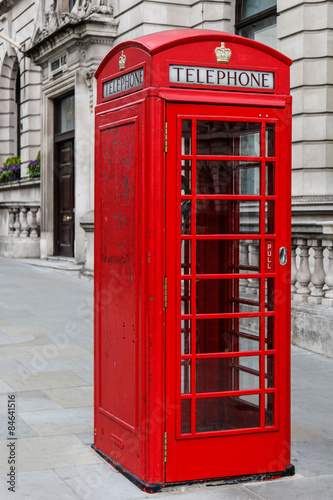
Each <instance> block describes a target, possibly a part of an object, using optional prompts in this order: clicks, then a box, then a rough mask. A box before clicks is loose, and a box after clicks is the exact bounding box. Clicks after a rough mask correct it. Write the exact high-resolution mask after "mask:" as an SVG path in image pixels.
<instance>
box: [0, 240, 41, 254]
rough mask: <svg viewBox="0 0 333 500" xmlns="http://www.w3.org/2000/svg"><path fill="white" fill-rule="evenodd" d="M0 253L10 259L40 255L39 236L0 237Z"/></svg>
mask: <svg viewBox="0 0 333 500" xmlns="http://www.w3.org/2000/svg"><path fill="white" fill-rule="evenodd" d="M0 255H1V257H7V258H10V259H29V258H30V259H31V258H37V259H38V258H39V257H40V238H13V237H12V236H2V237H0Z"/></svg>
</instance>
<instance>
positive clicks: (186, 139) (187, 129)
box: [182, 120, 192, 155]
mask: <svg viewBox="0 0 333 500" xmlns="http://www.w3.org/2000/svg"><path fill="white" fill-rule="evenodd" d="M191 153H192V120H182V155H190V154H191Z"/></svg>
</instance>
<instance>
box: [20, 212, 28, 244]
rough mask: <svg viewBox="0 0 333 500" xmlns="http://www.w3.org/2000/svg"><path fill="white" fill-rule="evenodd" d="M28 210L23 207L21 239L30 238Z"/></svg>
mask: <svg viewBox="0 0 333 500" xmlns="http://www.w3.org/2000/svg"><path fill="white" fill-rule="evenodd" d="M28 210H29V209H28V208H26V207H22V208H21V214H22V223H21V234H20V237H21V238H27V237H28V236H29V224H28Z"/></svg>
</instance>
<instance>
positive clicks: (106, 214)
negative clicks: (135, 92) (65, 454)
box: [95, 107, 143, 475]
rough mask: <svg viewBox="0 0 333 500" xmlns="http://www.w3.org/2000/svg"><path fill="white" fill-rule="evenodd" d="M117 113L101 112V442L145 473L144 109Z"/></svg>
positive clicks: (98, 438)
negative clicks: (140, 208) (140, 289)
mask: <svg viewBox="0 0 333 500" xmlns="http://www.w3.org/2000/svg"><path fill="white" fill-rule="evenodd" d="M119 118H120V116H119V114H118V115H117V114H116V113H113V114H112V113H111V112H110V113H109V114H107V115H104V116H102V117H100V118H98V119H97V130H96V136H97V137H96V138H97V142H98V146H99V147H98V149H97V154H96V181H97V182H96V210H95V213H96V236H97V238H96V246H95V251H96V264H97V265H96V280H95V294H96V299H95V300H96V302H95V315H97V321H96V327H95V335H96V365H97V366H96V386H97V387H96V388H97V392H96V409H95V426H96V428H97V429H98V433H96V445H97V446H98V448H99V449H100V450H101V451H103V452H104V453H106V454H107V455H108V456H109V457H111V458H112V459H114V460H116V461H119V462H123V461H124V460H125V461H126V462H127V463H128V467H129V468H130V469H131V470H132V471H133V473H136V474H139V475H141V474H142V469H143V464H142V457H141V453H140V439H141V432H142V429H141V425H140V417H141V416H142V415H141V401H140V398H139V397H138V396H139V395H140V394H142V387H141V358H140V356H141V349H140V345H141V339H140V337H139V333H140V324H139V319H138V318H139V312H138V307H139V299H138V297H137V280H138V278H139V277H140V269H139V268H140V264H139V263H140V260H139V251H140V248H139V247H138V244H137V242H138V241H139V240H140V237H139V235H138V232H139V231H140V224H138V218H137V205H138V200H137V175H136V172H137V170H136V167H137V164H138V160H139V151H140V149H141V147H140V145H139V143H138V137H139V130H138V129H139V128H140V127H142V112H141V109H140V108H139V107H132V108H131V109H129V110H127V112H126V113H122V116H121V119H119ZM115 382H116V383H115Z"/></svg>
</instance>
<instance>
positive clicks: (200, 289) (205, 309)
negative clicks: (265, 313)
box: [196, 279, 260, 314]
mask: <svg viewBox="0 0 333 500" xmlns="http://www.w3.org/2000/svg"><path fill="white" fill-rule="evenodd" d="M252 281H253V282H254V284H255V288H256V289H257V290H258V292H259V284H260V279H253V280H252ZM242 303H243V304H245V305H246V306H248V307H252V308H253V309H252V311H251V312H259V293H253V291H252V290H250V291H246V292H244V291H241V290H240V286H239V280H237V279H220V280H218V279H199V280H197V283H196V304H197V313H198V314H214V313H228V312H229V313H231V312H241V311H240V306H241V304H242Z"/></svg>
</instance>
